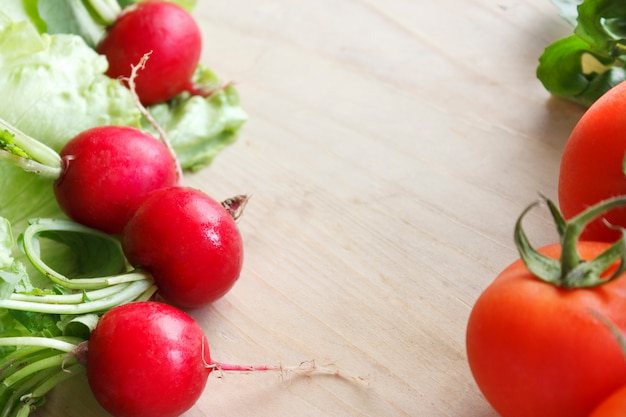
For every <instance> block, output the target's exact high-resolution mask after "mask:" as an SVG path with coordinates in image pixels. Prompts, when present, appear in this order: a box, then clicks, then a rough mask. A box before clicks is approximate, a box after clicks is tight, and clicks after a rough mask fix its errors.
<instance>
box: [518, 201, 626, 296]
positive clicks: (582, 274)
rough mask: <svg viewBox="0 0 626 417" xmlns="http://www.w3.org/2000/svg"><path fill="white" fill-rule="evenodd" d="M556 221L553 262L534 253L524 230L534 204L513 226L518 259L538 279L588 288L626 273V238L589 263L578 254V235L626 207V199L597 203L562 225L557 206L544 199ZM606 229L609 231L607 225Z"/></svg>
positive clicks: (619, 240) (536, 252)
mask: <svg viewBox="0 0 626 417" xmlns="http://www.w3.org/2000/svg"><path fill="white" fill-rule="evenodd" d="M544 199H545V201H546V203H547V204H548V207H549V208H550V212H551V214H552V217H553V219H554V221H555V224H556V227H557V231H558V233H559V236H560V241H561V256H560V259H552V258H549V257H547V256H544V255H542V254H540V253H539V252H538V251H537V250H535V249H534V248H533V247H532V245H531V244H530V242H529V241H528V238H527V236H526V234H525V232H524V230H523V227H522V219H523V218H524V217H525V216H526V214H527V213H528V212H529V211H530V210H531V209H532V208H533V207H534V206H535V205H536V204H537V203H533V204H531V205H530V206H528V207H527V208H526V209H525V210H524V211H523V212H522V214H521V215H520V216H519V218H518V220H517V222H516V224H515V233H514V238H515V244H516V246H517V248H518V251H519V253H520V258H521V259H522V261H523V262H524V263H525V265H526V267H527V268H528V270H529V271H530V272H531V273H533V275H535V276H536V277H537V278H539V279H541V280H543V281H545V282H548V283H550V284H553V285H556V286H559V287H562V288H588V287H594V286H598V285H601V284H604V283H606V282H608V281H611V280H612V279H615V278H617V277H618V276H620V275H621V274H622V273H623V272H624V270H625V269H626V238H625V237H624V230H622V232H623V233H622V237H621V238H620V239H618V240H617V241H616V242H615V243H613V244H612V245H610V246H609V247H608V249H606V250H605V251H604V252H602V253H601V254H600V255H599V256H597V257H596V258H595V259H592V260H583V259H582V258H581V256H580V253H579V252H578V243H579V240H580V235H581V233H582V231H583V230H584V228H585V227H586V226H587V224H589V223H590V222H591V221H593V220H595V219H597V218H599V217H600V216H601V215H602V214H604V213H606V212H607V211H609V210H611V209H614V208H618V207H623V206H626V196H619V197H614V198H611V199H607V200H604V201H601V202H599V203H598V204H596V205H594V206H591V207H589V208H587V209H586V210H585V211H583V212H581V213H580V214H578V215H577V216H576V217H573V218H572V219H570V220H569V221H565V219H564V218H563V215H562V214H561V212H560V211H559V210H558V209H557V207H556V205H555V204H554V203H553V202H552V201H550V200H549V199H547V198H544ZM607 227H610V226H608V225H607ZM617 261H619V264H618V268H617V269H616V271H615V272H614V273H613V274H612V275H611V276H610V277H606V276H604V274H605V272H606V271H607V269H608V268H609V267H611V266H612V265H614V264H615V262H617Z"/></svg>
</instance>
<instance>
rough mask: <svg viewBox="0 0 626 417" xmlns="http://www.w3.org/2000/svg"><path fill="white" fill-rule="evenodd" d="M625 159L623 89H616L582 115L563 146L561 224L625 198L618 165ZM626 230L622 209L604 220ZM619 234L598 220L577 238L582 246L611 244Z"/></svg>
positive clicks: (625, 102) (624, 182) (625, 104)
mask: <svg viewBox="0 0 626 417" xmlns="http://www.w3.org/2000/svg"><path fill="white" fill-rule="evenodd" d="M625 155H626V83H621V84H618V85H617V86H615V87H613V88H612V89H610V90H609V91H608V92H607V93H605V94H604V95H603V96H602V97H600V99H598V100H597V101H596V102H595V103H594V104H593V105H592V106H591V107H589V109H587V111H586V112H585V113H584V114H583V115H582V117H581V118H580V120H579V121H578V123H577V124H576V126H575V127H574V129H573V130H572V133H571V135H570V137H569V139H568V141H567V143H566V144H565V147H564V149H563V154H562V156H561V166H560V171H559V183H558V199H559V206H560V209H561V211H562V212H563V215H564V216H565V218H567V219H569V218H571V217H573V216H575V215H576V214H578V213H580V212H581V211H583V210H584V209H586V208H587V207H589V206H591V205H594V204H596V203H598V202H599V201H602V200H605V199H607V198H610V197H615V196H618V195H626V175H624V173H623V171H622V161H623V159H624V156H625ZM603 217H604V218H605V219H606V220H607V221H609V223H611V224H613V225H617V226H622V227H626V208H619V209H614V210H611V211H610V212H608V213H606V214H605V215H604V216H603ZM620 236H621V235H620V232H619V231H617V230H614V229H612V228H610V227H607V226H606V224H604V222H603V221H602V218H598V219H596V220H594V221H593V222H591V223H590V224H589V225H588V226H587V228H586V229H585V230H584V231H583V233H582V235H581V239H582V240H596V241H597V240H600V241H615V240H617V239H619V237H620Z"/></svg>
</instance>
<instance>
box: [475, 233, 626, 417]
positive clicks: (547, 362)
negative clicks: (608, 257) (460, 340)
mask: <svg viewBox="0 0 626 417" xmlns="http://www.w3.org/2000/svg"><path fill="white" fill-rule="evenodd" d="M607 247H608V244H607V243H603V242H579V246H578V248H579V252H580V254H581V256H582V257H583V259H591V258H592V257H595V256H597V255H598V254H599V253H601V252H602V251H603V250H604V249H606V248H607ZM540 252H541V253H543V254H545V255H547V256H550V257H553V258H558V256H559V254H560V245H558V244H556V245H551V246H546V247H544V248H542V249H540ZM599 317H604V318H605V319H607V320H611V321H612V322H613V323H614V324H615V325H616V326H617V327H618V328H619V329H622V330H625V329H626V277H624V276H622V277H620V278H618V279H615V280H613V281H611V282H608V283H606V284H604V285H601V286H599V287H595V288H585V289H569V290H568V289H563V288H559V287H556V286H554V285H551V284H548V283H545V282H543V281H541V280H539V279H538V278H536V277H534V276H533V275H532V274H531V273H530V272H529V271H528V269H527V268H526V266H525V265H524V264H523V262H522V261H521V260H517V261H516V262H514V263H512V264H511V265H510V266H509V267H507V268H506V269H505V270H504V271H502V273H501V274H500V275H499V276H498V277H497V278H496V279H495V280H494V282H493V283H492V284H491V285H490V286H489V287H487V288H486V289H485V291H484V292H483V293H482V294H481V295H480V297H479V298H478V300H477V301H476V304H475V305H474V307H473V309H472V312H471V314H470V318H469V321H468V326H467V333H466V348H467V356H468V362H469V365H470V369H471V372H472V374H473V376H474V379H475V381H476V383H477V385H478V387H479V388H480V390H481V391H482V393H483V395H484V396H485V398H486V399H487V401H488V402H489V403H490V404H491V405H492V407H493V408H494V409H495V410H496V411H497V412H498V413H499V414H500V415H501V416H502V417H537V416H541V417H563V416H568V417H587V416H588V415H589V413H590V412H591V410H592V409H593V408H594V407H595V406H596V405H597V404H598V403H600V402H601V401H602V400H603V399H604V398H606V397H607V396H608V395H609V394H610V393H612V392H613V391H615V390H616V389H617V388H619V387H621V386H623V385H626V360H625V359H624V353H623V352H622V350H621V348H620V346H619V343H618V341H617V339H616V338H615V336H614V335H613V334H612V333H611V330H610V329H609V327H608V326H607V324H606V322H605V321H602V320H601V319H600V318H599Z"/></svg>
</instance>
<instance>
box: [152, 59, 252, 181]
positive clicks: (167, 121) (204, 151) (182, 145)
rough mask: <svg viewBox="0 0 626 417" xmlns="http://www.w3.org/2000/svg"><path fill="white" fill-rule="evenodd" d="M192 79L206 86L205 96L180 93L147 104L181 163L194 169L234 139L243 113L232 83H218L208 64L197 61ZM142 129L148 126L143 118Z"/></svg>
mask: <svg viewBox="0 0 626 417" xmlns="http://www.w3.org/2000/svg"><path fill="white" fill-rule="evenodd" d="M193 82H194V84H196V85H201V86H202V88H203V89H208V90H210V93H209V96H208V97H206V98H205V97H203V96H200V95H190V94H189V93H183V94H181V95H179V96H178V97H175V98H174V99H173V100H172V101H170V102H169V103H165V104H158V105H154V106H152V107H150V112H151V114H152V116H153V117H154V119H155V120H156V121H157V123H158V124H159V125H160V126H162V127H163V128H164V129H165V131H166V133H167V135H168V137H169V140H170V141H171V143H172V145H173V146H174V149H175V150H176V154H177V155H178V158H179V160H180V161H181V165H182V167H183V168H185V169H187V170H190V171H197V170H199V169H201V168H203V167H205V166H207V165H209V164H210V163H211V162H212V161H213V159H214V158H215V156H216V155H217V154H218V153H219V152H220V151H221V150H222V149H224V148H225V147H226V146H228V145H229V144H231V143H232V142H234V141H235V140H236V138H237V134H238V131H239V129H240V128H241V126H242V125H243V124H244V123H245V122H246V120H247V114H246V113H245V112H244V111H243V110H242V108H241V107H240V105H239V95H238V93H237V90H236V89H235V88H234V86H232V85H226V86H222V85H221V84H220V82H219V79H218V77H217V75H216V74H215V73H214V72H212V71H211V70H210V69H209V68H206V67H204V66H202V65H200V66H199V67H198V69H197V70H196V73H195V75H194V79H193ZM144 129H145V130H151V127H150V126H149V125H148V124H147V123H145V122H144ZM153 134H155V135H156V132H153Z"/></svg>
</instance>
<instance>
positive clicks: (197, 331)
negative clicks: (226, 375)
mask: <svg viewBox="0 0 626 417" xmlns="http://www.w3.org/2000/svg"><path fill="white" fill-rule="evenodd" d="M86 345H87V349H85V346H84V345H80V346H79V348H78V349H77V350H76V351H75V354H76V355H77V357H78V359H79V361H80V362H81V363H83V364H85V365H86V368H87V380H88V382H89V386H90V388H91V390H92V392H93V394H94V397H95V398H96V400H97V401H98V402H99V403H100V405H102V407H103V408H105V409H106V410H107V411H108V412H109V413H111V414H112V415H113V416H114V417H176V416H179V415H181V414H182V413H184V412H185V411H187V410H188V409H189V408H191V407H192V406H193V405H194V403H195V402H196V401H197V400H198V398H199V397H200V395H201V394H202V392H203V391H204V388H205V386H206V382H207V379H208V377H209V375H210V373H211V372H212V371H213V370H218V371H220V372H257V371H258V372H263V371H276V372H285V373H289V372H297V373H312V372H322V373H326V374H331V375H339V372H338V371H336V370H334V369H328V368H326V369H325V368H318V367H317V366H316V365H315V363H314V362H308V361H307V362H302V363H301V364H300V365H298V366H295V367H284V366H281V365H276V366H271V365H269V366H268V365H261V366H243V365H230V364H224V363H221V362H214V361H213V360H212V359H211V356H210V351H209V343H208V342H207V339H206V337H205V335H204V333H203V331H202V328H201V327H200V326H199V325H198V323H197V322H196V321H194V319H193V318H192V317H191V316H189V315H188V314H186V313H185V312H183V311H181V310H179V309H177V308H176V307H173V306H171V305H169V304H165V303H160V302H156V301H140V302H132V303H128V304H122V305H120V306H117V307H114V308H112V309H111V310H109V311H107V312H106V313H104V314H103V315H102V317H101V318H100V319H99V321H98V324H97V325H96V328H95V329H94V331H93V332H92V333H91V337H90V339H89V341H88V342H87V343H86ZM85 352H86V353H85Z"/></svg>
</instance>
